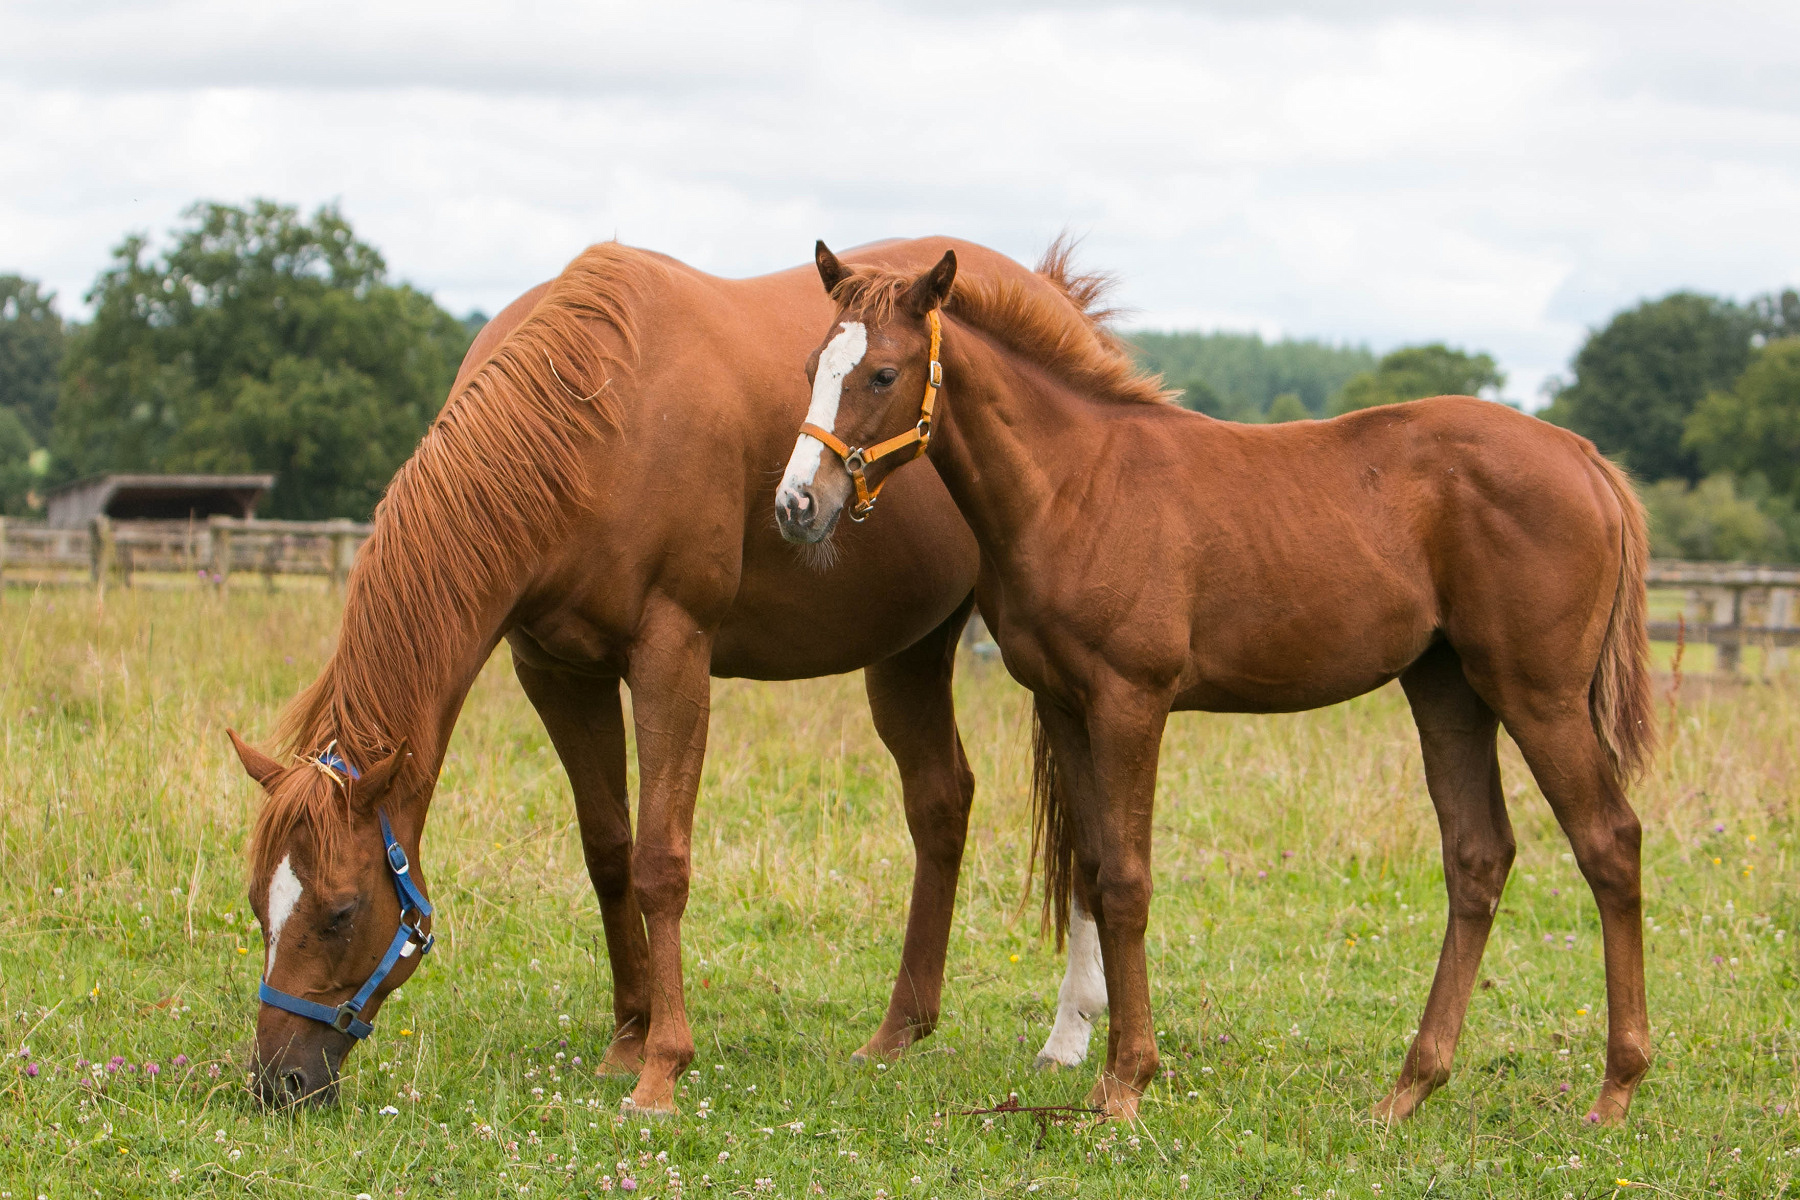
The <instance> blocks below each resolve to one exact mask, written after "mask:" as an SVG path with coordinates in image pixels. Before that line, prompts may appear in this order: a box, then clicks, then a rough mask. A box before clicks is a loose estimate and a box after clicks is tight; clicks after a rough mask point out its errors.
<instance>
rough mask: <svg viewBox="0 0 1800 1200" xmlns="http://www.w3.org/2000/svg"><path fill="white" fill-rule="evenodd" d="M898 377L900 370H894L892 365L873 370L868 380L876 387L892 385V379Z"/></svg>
mask: <svg viewBox="0 0 1800 1200" xmlns="http://www.w3.org/2000/svg"><path fill="white" fill-rule="evenodd" d="M898 378H900V372H898V371H896V370H894V368H892V367H883V368H881V370H879V371H877V372H875V374H874V375H873V376H872V377H871V378H870V380H869V382H871V383H873V384H874V385H875V386H876V387H878V388H884V387H892V386H893V385H894V380H896V379H898Z"/></svg>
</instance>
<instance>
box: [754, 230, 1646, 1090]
mask: <svg viewBox="0 0 1800 1200" xmlns="http://www.w3.org/2000/svg"><path fill="white" fill-rule="evenodd" d="M926 255H929V256H930V257H933V258H936V259H937V263H936V265H935V266H933V267H931V268H930V269H928V270H924V271H923V272H913V273H909V272H894V271H889V270H885V269H882V268H879V267H875V266H871V265H855V264H844V263H840V262H839V261H838V260H837V259H836V258H835V257H834V256H833V255H832V254H831V252H830V251H829V250H827V249H825V247H824V245H823V244H822V243H821V244H820V246H819V247H818V251H817V262H818V267H819V273H820V275H821V277H822V278H823V280H824V283H825V288H826V290H827V292H828V293H829V294H830V295H831V296H832V297H833V299H834V300H835V301H836V302H837V305H838V313H837V315H836V317H835V318H833V320H832V321H831V323H830V326H829V332H828V333H827V335H826V340H825V343H824V344H823V346H822V347H821V348H820V350H819V351H818V352H817V354H816V356H815V359H814V362H815V364H816V370H817V373H818V375H819V377H820V378H823V377H824V375H825V368H826V367H827V366H829V367H830V369H831V374H832V376H833V379H832V382H831V390H832V391H834V392H835V393H836V394H835V395H834V396H833V397H831V398H830V403H829V404H824V403H822V402H821V398H820V390H821V389H818V388H815V392H814V411H813V413H812V414H811V415H810V416H809V420H810V421H811V422H812V423H813V424H814V425H819V426H822V427H824V428H825V429H827V430H828V431H830V432H831V433H832V435H833V437H834V439H836V440H838V441H839V442H841V443H842V444H844V445H845V446H846V448H847V449H848V450H849V451H850V452H851V454H852V455H853V456H854V455H855V454H856V448H857V447H862V446H872V445H877V444H879V443H882V442H884V441H886V440H888V439H890V438H893V437H895V436H897V435H900V434H901V433H903V431H905V430H906V429H908V428H909V427H914V426H915V425H916V423H917V422H918V420H919V415H920V402H921V397H922V396H923V395H925V392H926V386H927V381H928V378H929V377H930V376H931V375H932V374H933V373H934V372H936V371H937V370H939V367H938V366H937V365H934V364H933V363H932V362H931V360H930V354H931V343H932V341H933V338H934V329H933V326H934V324H941V329H942V347H941V351H940V355H939V358H938V363H939V364H941V373H942V378H943V390H942V392H941V394H939V395H938V396H937V397H936V400H935V411H934V412H933V413H932V417H931V423H930V428H929V435H930V436H929V450H928V453H929V455H930V458H931V461H932V464H933V465H934V466H935V467H936V468H937V474H938V475H939V476H940V477H941V478H942V479H943V481H944V483H945V485H946V486H947V487H948V488H949V490H950V494H951V496H953V497H954V498H955V500H956V503H957V506H958V507H959V508H960V509H961V510H962V513H963V516H964V517H966V518H967V519H968V522H969V524H970V526H971V527H972V528H973V529H974V531H975V538H976V541H977V542H978V543H979V544H980V547H981V570H980V576H979V580H978V582H977V585H976V595H977V600H978V602H979V605H980V608H981V611H982V614H983V616H984V617H985V618H986V619H987V622H988V625H989V628H990V629H991V630H992V631H993V634H994V637H995V640H996V641H997V642H998V643H999V646H1000V650H1001V653H1002V654H1003V656H1004V658H1005V661H1006V665H1007V669H1008V670H1010V671H1011V672H1012V674H1013V676H1014V677H1015V678H1016V679H1018V680H1019V682H1020V683H1021V684H1023V685H1024V686H1025V687H1027V688H1029V689H1030V690H1031V691H1032V692H1033V693H1034V695H1035V697H1036V703H1037V712H1038V716H1039V719H1040V721H1041V728H1042V732H1043V735H1044V736H1043V743H1044V746H1043V749H1047V750H1048V751H1049V752H1050V753H1049V754H1042V753H1041V754H1040V767H1041V770H1040V772H1039V774H1040V778H1041V779H1042V780H1043V791H1042V793H1041V794H1040V796H1039V802H1040V833H1041V837H1040V843H1041V844H1042V845H1043V846H1044V848H1045V855H1046V871H1047V875H1048V877H1049V879H1050V880H1051V882H1052V883H1053V885H1054V886H1053V887H1052V889H1051V894H1052V897H1053V898H1054V900H1055V903H1056V906H1057V908H1058V909H1059V910H1060V911H1059V912H1058V919H1059V924H1060V923H1061V922H1062V921H1063V920H1066V913H1067V909H1068V897H1069V893H1070V890H1071V888H1072V889H1073V891H1074V893H1075V894H1076V895H1077V896H1078V897H1079V899H1080V900H1081V901H1082V902H1083V906H1084V907H1085V908H1086V909H1087V911H1088V912H1090V913H1092V915H1093V919H1094V921H1095V922H1096V923H1097V926H1098V932H1099V942H1100V948H1101V956H1102V960H1103V965H1104V974H1105V982H1106V992H1107V994H1108V997H1109V998H1110V1001H1111V1010H1112V1019H1111V1022H1110V1028H1109V1033H1108V1038H1107V1058H1106V1065H1105V1068H1104V1070H1103V1072H1102V1074H1101V1076H1100V1079H1099V1081H1098V1083H1097V1084H1096V1085H1095V1087H1094V1089H1093V1093H1092V1096H1091V1101H1092V1103H1094V1104H1096V1105H1098V1106H1103V1107H1104V1109H1105V1110H1106V1111H1107V1112H1108V1113H1110V1114H1113V1115H1116V1116H1131V1115H1133V1114H1135V1112H1136V1109H1137V1104H1138V1099H1139V1097H1140V1096H1141V1095H1142V1094H1143V1091H1144V1089H1145V1087H1146V1086H1147V1085H1148V1084H1149V1082H1150V1080H1151V1079H1152V1078H1153V1077H1154V1076H1155V1074H1156V1071H1157V1066H1158V1062H1157V1049H1156V1040H1155V1036H1154V1026H1153V1025H1152V1023H1151V1018H1150V999H1149V984H1148V980H1147V978H1146V975H1145V959H1144V931H1145V926H1146V923H1147V921H1148V918H1149V907H1150V892H1151V875H1150V850H1151V809H1152V803H1153V800H1154V797H1155V790H1156V769H1157V758H1158V754H1159V751H1160V745H1161V740H1162V733H1163V726H1164V724H1165V722H1166V720H1167V718H1168V715H1169V713H1170V711H1171V710H1175V709H1200V710H1207V711H1214V712H1289V711H1297V710H1301V709H1309V708H1316V707H1319V706H1322V705H1327V704H1333V703H1336V702H1338V701H1341V700H1345V699H1348V698H1350V697H1352V696H1356V695H1360V694H1362V693H1364V692H1367V691H1369V690H1371V689H1373V688H1376V687H1379V686H1381V685H1382V684H1383V683H1386V682H1387V681H1388V680H1391V679H1395V678H1398V679H1399V680H1400V683H1401V686H1402V687H1403V688H1404V689H1405V692H1406V697H1407V700H1408V701H1409V703H1410V704H1411V706H1412V711H1413V715H1414V718H1415V720H1416V722H1417V724H1418V728H1419V740H1420V744H1421V747H1422V749H1423V752H1424V759H1425V774H1426V782H1427V786H1428V788H1429V790H1430V793H1431V801H1432V804H1433V805H1434V807H1435V808H1436V810H1437V816H1438V822H1439V825H1440V827H1441V829H1442V833H1443V853H1444V873H1445V880H1446V884H1447V889H1448V892H1449V922H1448V927H1447V929H1446V931H1445V934H1444V946H1443V951H1442V954H1441V955H1440V957H1439V960H1438V967H1437V975H1436V978H1435V979H1434V981H1433V983H1432V987H1431V994H1430V997H1429V998H1428V999H1427V1001H1426V1005H1425V1014H1424V1017H1423V1019H1422V1020H1421V1021H1420V1022H1419V1033H1418V1035H1417V1037H1416V1038H1415V1039H1414V1040H1413V1043H1412V1047H1411V1049H1410V1050H1409V1051H1408V1052H1407V1055H1406V1060H1405V1063H1404V1065H1403V1066H1402V1068H1401V1071H1400V1077H1399V1080H1398V1082H1396V1083H1395V1085H1394V1087H1393V1090H1392V1091H1391V1092H1390V1093H1389V1094H1388V1095H1387V1097H1386V1098H1385V1099H1383V1100H1382V1101H1381V1103H1380V1104H1379V1105H1378V1106H1377V1109H1376V1111H1377V1113H1378V1114H1379V1115H1380V1116H1382V1117H1385V1118H1388V1119H1394V1118H1400V1117H1405V1116H1407V1115H1409V1114H1410V1113H1412V1112H1413V1111H1414V1110H1415V1109H1416V1108H1417V1107H1418V1105H1419V1104H1420V1102H1421V1101H1423V1100H1424V1099H1425V1097H1426V1096H1427V1095H1429V1094H1430V1093H1431V1092H1432V1090H1433V1089H1435V1088H1437V1087H1438V1086H1440V1085H1441V1084H1442V1083H1444V1081H1445V1080H1446V1079H1447V1078H1448V1077H1449V1072H1450V1062H1451V1056H1452V1053H1453V1051H1454V1050H1455V1047H1456V1041H1457V1037H1458V1035H1459V1033H1460V1032H1461V1029H1462V1024H1463V1016H1464V1013H1465V1011H1466V1010H1467V1007H1468V1003H1469V995H1470V989H1471V987H1472V985H1473V983H1474V980H1475V976H1476V970H1477V967H1478V966H1479V964H1480V961H1481V954H1482V950H1483V947H1484V946H1485V944H1486V942H1487V937H1488V931H1489V928H1490V927H1491V925H1492V922H1493V918H1494V912H1495V909H1496V907H1497V906H1498V904H1499V900H1500V895H1501V890H1502V888H1503V887H1504V885H1505V882H1506V877H1507V873H1508V871H1509V869H1510V867H1511V864H1512V860H1513V845H1514V844H1513V835H1512V828H1511V826H1510V824H1509V822H1508V820H1507V814H1506V805H1505V798H1504V795H1503V793H1502V791H1501V787H1500V773H1499V765H1498V760H1497V758H1496V746H1495V739H1496V731H1497V729H1498V726H1499V725H1500V724H1502V723H1504V724H1505V726H1506V729H1507V731H1508V733H1510V734H1511V735H1512V737H1513V738H1514V740H1515V741H1516V742H1517V743H1518V745H1519V747H1520V749H1521V750H1522V751H1523V752H1524V755H1525V760H1526V762H1527V763H1528V764H1529V765H1530V768H1531V771H1532V774H1533V775H1534V777H1535V778H1536V779H1537V782H1538V785H1539V786H1540V787H1541V788H1542V789H1543V792H1544V795H1545V796H1546V797H1547V798H1548V800H1549V802H1550V805H1551V807H1552V809H1553V810H1554V811H1555V814H1556V817H1557V819H1558V820H1559V821H1560V822H1561V824H1562V827H1563V829H1564V831H1565V832H1566V833H1567V835H1568V837H1569V841H1570V844H1571V846H1572V847H1573V849H1574V852H1575V857H1576V861H1577V862H1578V863H1579V864H1580V867H1581V871H1582V873H1583V874H1584V875H1585V876H1586V878H1587V880H1588V883H1589V885H1590V887H1591V888H1592V889H1593V893H1594V899H1595V901H1596V903H1597V904H1598V905H1599V910H1600V918H1601V923H1602V927H1603V929H1604V934H1605V956H1606V987H1607V1002H1608V1022H1609V1024H1608V1040H1607V1058H1606V1078H1605V1082H1604V1084H1603V1085H1602V1087H1601V1090H1600V1095H1599V1097H1598V1099H1597V1100H1596V1102H1595V1104H1594V1107H1593V1109H1592V1111H1591V1112H1590V1113H1589V1119H1590V1120H1593V1121H1618V1120H1621V1119H1623V1118H1624V1116H1625V1114H1626V1111H1627V1109H1628V1108H1629V1106H1630V1103H1631V1097H1632V1093H1633V1091H1634V1089H1636V1087H1637V1085H1638V1082H1639V1080H1640V1079H1642V1077H1643V1075H1644V1072H1645V1070H1646V1069H1647V1068H1648V1066H1649V1064H1650V1038H1649V1028H1648V1018H1647V1015H1646V1010H1645V1000H1644V975H1643V942H1642V928H1641V905H1640V893H1639V862H1638V859H1639V855H1638V842H1639V827H1638V821H1637V818H1636V816H1635V815H1634V814H1633V812H1632V810H1631V807H1630V805H1629V803H1628V802H1627V801H1626V797H1625V791H1624V783H1625V781H1626V780H1628V779H1629V778H1630V777H1631V776H1632V774H1633V773H1634V772H1635V771H1636V770H1637V769H1638V768H1639V767H1640V766H1641V765H1642V763H1643V762H1644V760H1645V759H1646V757H1647V756H1648V754H1649V753H1650V750H1651V741H1652V736H1651V725H1650V722H1649V718H1650V715H1651V709H1650V695H1649V676H1648V642H1647V635H1646V626H1645V618H1644V566H1645V557H1646V541H1645V532H1644V518H1643V513H1642V510H1641V508H1640V506H1639V504H1638V502H1637V500H1636V498H1635V497H1634V495H1633V494H1632V491H1631V488H1630V486H1629V485H1628V483H1627V481H1626V480H1625V478H1624V476H1623V475H1622V474H1621V473H1620V472H1619V471H1618V470H1617V469H1616V468H1615V467H1613V466H1612V465H1611V464H1610V463H1608V462H1607V461H1606V460H1605V459H1604V458H1602V457H1601V456H1600V455H1599V454H1598V453H1597V452H1596V451H1595V450H1594V447H1593V446H1592V445H1591V444H1590V443H1588V442H1587V441H1585V440H1583V439H1582V438H1579V437H1577V436H1575V435H1574V434H1571V433H1568V432H1566V431H1565V430H1562V429H1558V428H1556V427H1554V426H1551V425H1548V424H1545V423H1544V422H1542V421H1539V420H1536V419H1535V418H1532V417H1529V416H1525V415H1524V414H1521V413H1518V412H1515V411H1513V410H1511V409H1509V408H1506V407H1504V406H1502V405H1498V404H1492V403H1487V402H1484V401H1481V400H1476V399H1472V398H1469V397H1439V398H1437V399H1433V400H1422V401H1418V402H1415V403H1411V404H1399V405H1392V406H1388V407H1384V408H1374V409H1368V410H1366V411H1362V412H1357V413H1353V414H1350V415H1347V416H1343V417H1339V418H1337V419H1336V420H1331V421H1301V422H1295V423H1292V424H1286V425H1273V426H1258V425H1234V424H1229V423H1226V422H1222V421H1215V420H1211V419H1209V418H1207V417H1205V416H1201V415H1199V414H1197V413H1191V412H1186V411H1183V410H1181V409H1179V408H1176V407H1174V406H1172V405H1170V404H1169V403H1167V402H1166V399H1165V397H1164V395H1163V394H1162V393H1161V391H1160V390H1159V389H1160V385H1159V384H1158V382H1157V381H1155V380H1153V379H1149V378H1146V377H1144V376H1142V375H1139V374H1138V373H1137V372H1136V371H1135V370H1134V369H1133V367H1132V365H1131V363H1130V361H1129V359H1128V358H1127V357H1126V355H1125V354H1124V353H1123V351H1122V349H1121V347H1120V345H1119V344H1118V343H1117V342H1116V341H1115V340H1114V339H1113V338H1112V337H1111V336H1110V335H1109V334H1108V333H1107V332H1106V330H1105V328H1104V325H1103V323H1102V322H1101V320H1100V319H1099V317H1100V316H1101V315H1102V314H1100V313H1098V312H1096V311H1095V308H1096V304H1097V300H1098V297H1099V292H1100V290H1101V289H1100V287H1099V286H1098V285H1097V282H1096V281H1094V280H1092V279H1081V278H1074V279H1071V278H1070V277H1068V275H1067V272H1066V270H1065V269H1064V262H1063V260H1064V258H1065V257H1066V254H1065V252H1064V251H1062V250H1055V251H1053V253H1052V262H1051V265H1052V266H1053V267H1054V268H1055V269H1054V270H1053V272H1052V276H1053V277H1052V278H1046V277H1045V276H1044V275H1042V274H1033V273H1031V272H1028V271H1026V270H1025V269H1024V268H1022V267H1019V266H1018V265H1017V264H1014V263H1011V262H1009V261H1007V260H1005V259H1000V258H998V257H997V256H995V255H994V254H992V253H991V252H987V251H980V250H979V249H978V248H972V247H968V246H966V245H965V244H963V243H952V242H947V241H942V240H937V241H929V242H925V243H922V244H921V245H920V246H919V248H918V249H917V250H916V251H915V252H914V253H913V254H912V255H911V256H910V257H912V258H914V259H915V260H916V259H917V258H919V257H923V256H926ZM959 259H960V260H961V261H962V263H963V265H964V271H963V273H962V274H961V275H959V274H958V269H957V267H958V261H959ZM934 313H935V314H936V316H935V318H934V317H933V315H932V314H934ZM826 409H829V415H830V417H831V420H830V421H824V420H821V419H820V416H821V414H822V413H823V412H824V410H826ZM809 442H810V443H812V444H813V445H818V444H819V442H818V439H816V438H812V437H810V436H809V435H805V434H803V435H802V436H801V438H800V440H799V444H798V446H797V447H796V451H795V457H796V459H797V460H798V459H801V458H805V457H807V456H808V455H809V454H810V452H811V451H812V446H810V445H809ZM820 457H821V456H820V455H818V454H811V458H812V460H813V461H815V462H816V461H819V460H820ZM823 457H824V461H825V462H826V463H827V464H828V466H827V467H826V468H824V469H818V470H815V471H811V472H802V473H801V474H802V475H804V478H801V477H799V476H797V475H796V473H795V472H793V471H792V470H790V474H789V479H788V480H787V481H785V482H784V484H783V487H782V490H781V493H780V495H778V497H777V502H776V503H777V509H776V511H777V516H778V519H779V521H780V522H781V526H782V530H783V532H784V533H785V534H786V535H787V536H788V537H789V538H790V539H791V540H794V541H796V542H816V541H820V540H822V539H824V538H826V537H828V536H830V534H831V531H832V528H833V524H834V522H835V519H836V516H837V514H838V512H839V511H840V510H841V508H842V506H843V505H844V503H845V501H846V499H847V497H848V495H849V492H850V485H851V479H850V477H849V474H848V473H847V472H846V471H845V470H844V468H843V465H842V462H841V461H840V460H839V458H838V457H837V455H836V454H829V455H825V456H823ZM863 457H864V458H865V459H866V457H867V456H866V455H865V456H863ZM905 459H906V456H904V455H892V456H889V457H888V458H886V459H884V460H882V461H880V462H867V463H866V465H864V466H863V472H864V474H866V475H867V477H868V480H867V482H868V484H869V485H872V486H876V487H879V486H880V485H881V484H882V483H883V482H885V481H886V480H888V479H889V478H890V477H891V478H893V479H894V480H895V483H894V486H896V487H897V486H898V483H899V481H900V480H902V479H903V478H904V477H905V476H907V475H912V474H923V473H925V472H922V471H907V472H903V473H897V472H899V468H900V464H901V463H903V462H904V461H905ZM903 520H904V518H903V517H901V516H900V515H899V514H897V513H889V512H880V513H878V514H877V515H876V517H875V518H874V519H873V520H872V521H871V522H870V524H890V523H891V524H899V523H900V522H901V521H903ZM1052 763H1054V767H1053V768H1052V765H1051V764H1052ZM1046 903H1047V904H1048V903H1050V898H1049V897H1047V899H1046Z"/></svg>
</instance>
